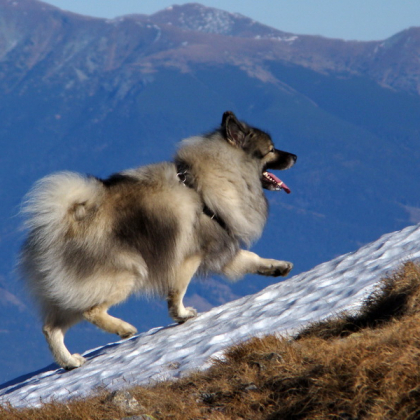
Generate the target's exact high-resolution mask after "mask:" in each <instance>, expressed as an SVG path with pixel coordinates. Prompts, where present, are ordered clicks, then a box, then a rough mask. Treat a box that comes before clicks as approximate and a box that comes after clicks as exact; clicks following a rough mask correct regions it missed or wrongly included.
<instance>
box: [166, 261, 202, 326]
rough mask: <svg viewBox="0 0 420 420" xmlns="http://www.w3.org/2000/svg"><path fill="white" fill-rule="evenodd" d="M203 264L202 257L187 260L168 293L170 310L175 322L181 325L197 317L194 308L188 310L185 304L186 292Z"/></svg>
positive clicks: (177, 273)
mask: <svg viewBox="0 0 420 420" xmlns="http://www.w3.org/2000/svg"><path fill="white" fill-rule="evenodd" d="M200 263H201V257H200V256H198V255H194V256H191V257H188V258H186V259H185V260H184V261H183V263H182V264H180V266H179V267H178V270H177V272H176V275H175V281H174V284H173V285H172V286H171V288H170V290H169V293H168V310H169V315H170V316H171V318H172V319H173V320H175V321H176V322H179V323H180V324H181V323H183V322H185V321H187V320H188V319H190V318H194V317H195V316H197V311H196V310H195V309H194V308H186V307H185V306H184V303H183V299H184V295H185V292H186V291H187V288H188V285H189V284H190V281H191V279H192V277H193V276H194V274H195V272H196V271H197V269H198V267H199V266H200Z"/></svg>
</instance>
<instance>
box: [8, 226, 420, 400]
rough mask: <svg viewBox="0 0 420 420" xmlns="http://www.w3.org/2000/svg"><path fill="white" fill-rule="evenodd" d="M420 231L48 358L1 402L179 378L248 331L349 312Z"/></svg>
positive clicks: (412, 248) (254, 333) (414, 248)
mask: <svg viewBox="0 0 420 420" xmlns="http://www.w3.org/2000/svg"><path fill="white" fill-rule="evenodd" d="M419 239H420V224H419V225H416V226H410V227H408V228H405V229H403V230H402V231H399V232H393V233H390V234H388V235H384V236H383V237H381V238H379V239H378V240H377V241H375V242H372V243H370V244H368V245H365V246H364V247H362V248H360V249H359V250H358V251H356V252H352V253H349V254H346V255H343V256H340V257H338V258H336V259H334V260H332V261H329V262H327V263H324V264H321V265H319V266H317V267H315V268H313V269H312V270H310V271H308V272H306V273H302V274H300V275H298V276H295V277H292V278H291V279H289V280H287V281H284V282H281V283H277V284H274V285H272V286H269V287H267V288H266V289H264V290H262V291H261V292H259V293H257V294H255V295H251V296H247V297H244V298H241V299H238V300H235V301H233V302H229V303H226V304H225V305H222V306H219V307H216V308H213V309H212V310H210V311H208V312H205V313H202V314H199V316H198V317H197V318H194V319H191V320H189V321H188V322H186V323H185V324H181V325H171V326H169V327H166V328H157V329H152V330H151V331H149V332H147V333H143V334H140V335H138V336H135V337H133V338H131V339H128V340H123V341H119V342H116V343H111V344H108V345H106V346H104V347H102V348H96V349H94V350H91V351H88V352H86V353H85V354H84V357H86V358H87V360H88V361H87V362H86V364H85V365H84V366H83V367H81V368H79V369H75V370H72V371H69V372H66V371H65V370H64V369H57V366H51V365H50V366H47V367H46V368H44V369H42V370H41V371H38V372H34V373H29V374H27V375H25V377H21V378H17V379H15V380H14V381H12V382H11V383H9V384H5V385H4V387H3V389H1V390H0V402H2V403H6V402H8V403H10V404H12V405H13V406H17V407H25V406H37V405H39V403H40V401H44V402H47V401H50V400H58V401H63V400H64V401H65V400H68V399H71V398H75V397H86V396H87V395H90V394H91V392H92V390H95V389H98V388H106V389H107V390H115V389H117V390H118V389H120V388H122V387H127V386H134V385H147V384H151V383H154V382H156V381H157V382H160V381H162V380H166V379H175V378H183V377H185V376H186V375H188V374H190V373H191V372H193V371H195V370H203V369H206V368H208V367H209V366H210V364H211V359H212V358H213V359H214V358H216V359H221V360H224V356H223V354H224V351H225V350H226V348H228V347H230V346H232V345H234V344H239V343H241V342H243V341H244V340H247V339H249V338H250V337H261V336H264V335H267V334H275V333H282V334H288V335H290V334H293V333H296V332H297V331H299V330H301V329H302V327H303V326H307V325H308V323H310V322H314V321H319V320H321V319H324V318H326V317H328V316H331V315H333V314H337V313H339V312H341V311H343V310H347V311H351V313H352V312H354V311H355V310H357V309H359V308H360V305H361V303H362V302H363V300H364V299H365V298H366V297H367V294H368V293H370V292H371V291H372V289H373V288H374V287H375V285H376V284H377V282H378V281H379V279H380V278H383V277H386V276H387V275H389V274H390V273H392V272H393V271H395V270H397V269H398V268H399V267H400V265H401V263H402V262H403V261H404V259H405V258H407V259H408V258H409V259H410V260H414V261H416V260H420V245H419ZM349 323H351V321H349ZM347 328H350V327H349V326H348V327H347ZM321 330H322V328H321Z"/></svg>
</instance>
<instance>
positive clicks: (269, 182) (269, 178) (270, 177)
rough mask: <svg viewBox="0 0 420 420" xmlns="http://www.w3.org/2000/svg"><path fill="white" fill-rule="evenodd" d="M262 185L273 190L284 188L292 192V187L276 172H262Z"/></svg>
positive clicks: (288, 192)
mask: <svg viewBox="0 0 420 420" xmlns="http://www.w3.org/2000/svg"><path fill="white" fill-rule="evenodd" d="M262 185H263V187H264V188H265V189H267V190H271V191H280V190H284V191H285V192H286V193H287V194H290V193H291V191H290V188H289V187H288V186H287V185H286V184H285V183H284V182H283V181H282V180H281V179H279V178H277V177H276V176H275V175H274V174H272V173H270V172H267V171H264V172H263V173H262Z"/></svg>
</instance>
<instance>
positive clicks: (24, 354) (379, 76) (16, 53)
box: [0, 0, 420, 382]
mask: <svg viewBox="0 0 420 420" xmlns="http://www.w3.org/2000/svg"><path fill="white" fill-rule="evenodd" d="M419 39H420V29H419V28H411V29H407V30H406V31H403V32H401V33H399V34H396V35H395V36H394V37H391V38H390V39H388V40H384V41H381V42H345V41H342V40H333V39H326V38H322V37H312V36H301V35H296V34H290V33H285V32H282V31H278V30H275V29H273V28H269V27H266V26H264V25H261V24H259V23H258V22H255V21H253V20H252V19H249V18H247V17H244V16H241V15H237V14H229V13H227V12H224V11H221V10H216V9H211V8H205V7H203V6H201V5H198V4H189V5H184V6H173V7H172V8H168V9H165V10H163V11H161V12H159V13H156V14H154V15H151V16H144V15H131V16H124V17H121V18H118V19H114V20H105V19H96V18H91V17H86V16H80V15H76V14H72V13H68V12H64V11H61V10H59V9H56V8H54V7H52V6H48V5H46V4H44V3H42V2H39V1H35V0H19V1H18V2H14V1H9V0H0V92H1V95H2V101H1V103H0V121H1V124H0V141H1V144H2V153H1V156H0V162H1V165H0V179H1V181H2V182H1V184H0V185H1V186H0V196H1V199H2V206H1V209H0V251H1V258H0V288H1V290H2V291H4V292H3V294H2V295H1V297H0V316H1V326H0V360H1V362H0V382H4V381H6V380H10V379H12V378H14V377H16V376H17V375H20V374H24V373H26V372H27V371H28V370H35V369H37V368H41V366H44V365H46V364H47V363H49V362H50V361H51V359H50V358H49V355H48V351H47V349H46V345H45V343H44V340H43V337H42V334H41V333H40V325H39V323H38V321H37V318H36V313H35V310H34V308H33V306H32V304H31V303H30V302H29V301H28V299H27V297H26V295H25V293H24V291H23V290H22V289H23V288H22V284H21V283H20V282H18V281H17V278H16V273H15V271H14V268H15V264H16V255H17V252H18V249H19V246H20V243H21V241H22V239H23V235H24V234H23V232H22V230H21V228H20V226H21V222H22V220H21V218H20V216H19V206H20V202H21V200H22V197H23V196H24V194H25V193H26V192H27V191H28V190H29V188H30V187H31V185H32V184H33V183H34V182H35V180H37V179H39V178H40V177H42V176H44V175H46V174H48V173H51V172H54V171H58V170H75V171H79V172H82V173H89V174H94V175H96V176H103V177H105V176H108V175H109V174H111V173H113V172H115V171H118V170H122V169H126V168H130V167H134V166H138V165H142V164H146V163H150V162H155V161H161V160H165V159H170V158H171V156H172V154H173V152H174V150H175V147H176V142H177V141H179V140H181V139H182V138H184V137H186V136H189V135H195V134H198V133H203V132H207V131H208V130H211V129H213V128H214V127H215V126H217V125H218V124H219V122H220V118H221V115H222V113H223V112H224V111H226V110H227V109H232V110H233V111H235V112H236V114H237V115H238V116H239V117H240V118H242V119H244V120H245V121H248V122H249V123H251V124H254V125H255V126H258V127H261V128H263V129H265V130H267V131H269V132H270V133H271V134H272V136H273V139H274V140H275V142H276V145H277V146H278V147H279V148H280V149H284V150H288V151H290V152H293V153H296V154H297V155H298V156H299V160H298V164H297V165H296V167H295V168H293V170H291V171H290V172H287V173H286V174H285V175H284V177H285V181H286V182H287V184H288V185H289V186H290V187H291V188H292V191H293V193H292V194H291V195H290V196H287V197H286V196H285V195H282V196H280V195H276V194H271V193H269V195H268V199H269V202H270V206H271V213H270V214H271V216H270V219H269V223H268V225H267V229H266V231H265V233H264V235H263V237H262V238H261V240H260V242H259V243H258V244H256V245H255V249H256V250H257V252H259V253H261V254H265V255H267V256H270V257H271V256H272V257H277V256H278V257H280V258H282V259H286V260H290V261H293V262H294V264H295V274H299V273H301V272H305V271H307V270H309V269H310V268H312V267H314V266H315V265H317V264H320V263H322V262H324V261H329V260H331V259H332V258H334V257H336V256H337V255H341V254H344V253H346V252H350V251H353V250H356V249H358V248H359V247H360V246H361V245H362V244H365V243H368V242H370V241H372V240H374V239H376V238H377V237H379V236H380V235H381V234H383V233H384V232H388V231H394V230H399V229H402V228H404V227H406V226H408V225H411V224H413V223H418V222H419V221H420V218H419V217H420V216H419V214H420V213H419V211H420V210H419V209H420V197H419V194H418V189H419V186H420V185H419V181H418V180H419V179H420V167H419V165H418V161H419V159H420V148H419V144H420V142H419V133H420V120H419V118H418V115H419V111H420V96H419V77H420V76H419V74H420V71H419V63H418V60H417V58H416V57H417V56H418V54H419V49H420V46H419ZM270 281H271V280H269V279H261V278H256V277H252V276H250V277H248V278H247V279H245V280H244V281H243V282H241V283H237V284H235V285H230V284H226V283H223V282H222V281H221V280H220V279H218V278H211V279H208V280H207V281H206V282H197V283H196V284H195V285H193V286H192V287H191V289H190V291H189V294H188V295H187V301H188V302H189V304H193V305H196V306H197V307H198V308H199V310H200V311H205V310H208V309H210V308H212V307H214V306H216V305H221V304H224V303H226V302H229V301H231V300H234V299H236V298H239V297H241V296H244V295H246V294H251V293H255V292H258V291H260V290H262V289H263V288H264V287H266V286H268V285H269V284H270ZM165 306H166V305H165V303H164V302H156V301H151V302H144V301H140V302H139V301H134V300H130V301H129V302H128V303H127V304H125V305H122V306H121V307H119V308H117V309H116V311H115V314H117V316H121V317H123V318H125V319H127V320H128V321H129V322H131V323H133V324H134V325H136V327H137V328H138V329H139V330H140V331H147V330H149V329H150V328H152V327H158V326H161V325H168V324H169V323H170V320H169V318H168V317H167V315H166V308H165ZM151 313H153V314H154V315H153V317H152V316H150V314H151ZM110 340H112V337H110V336H108V335H104V334H102V333H100V332H98V331H97V330H95V329H93V328H92V327H89V326H86V325H81V326H80V327H78V328H77V329H75V330H74V331H73V332H72V333H70V334H69V338H68V344H69V347H70V348H71V349H80V348H90V347H95V346H98V345H102V344H105V343H106V342H108V341H110ZM23 342H25V343H27V344H26V345H23ZM21 360H25V366H22V363H21Z"/></svg>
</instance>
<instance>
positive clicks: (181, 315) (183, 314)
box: [171, 307, 197, 324]
mask: <svg viewBox="0 0 420 420" xmlns="http://www.w3.org/2000/svg"><path fill="white" fill-rule="evenodd" d="M171 316H172V318H173V320H174V321H176V322H178V324H183V323H184V322H185V321H188V320H189V319H191V318H195V317H196V316H197V311H196V310H195V309H194V308H191V307H188V308H183V310H182V311H179V312H178V313H177V314H172V313H171Z"/></svg>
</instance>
